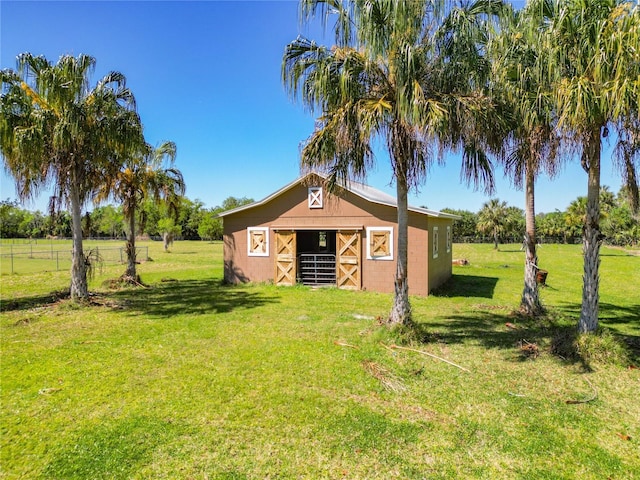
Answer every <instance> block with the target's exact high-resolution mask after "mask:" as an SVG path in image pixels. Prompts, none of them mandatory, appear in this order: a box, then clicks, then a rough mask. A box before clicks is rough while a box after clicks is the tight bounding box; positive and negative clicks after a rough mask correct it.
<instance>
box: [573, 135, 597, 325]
mask: <svg viewBox="0 0 640 480" xmlns="http://www.w3.org/2000/svg"><path fill="white" fill-rule="evenodd" d="M600 144H601V140H600V129H599V128H596V129H594V130H593V131H592V132H591V134H590V138H589V139H588V141H587V142H586V144H585V147H584V151H583V153H582V166H583V168H584V169H585V170H586V171H587V174H588V178H589V180H588V182H589V183H588V188H587V212H586V215H585V225H584V234H583V246H582V252H583V255H584V275H583V277H582V280H583V284H582V309H581V311H580V320H579V321H578V331H579V332H580V333H587V332H595V331H596V330H597V328H598V303H599V293H598V290H599V282H600V277H599V274H598V269H599V267H600V243H601V241H602V237H601V233H600Z"/></svg>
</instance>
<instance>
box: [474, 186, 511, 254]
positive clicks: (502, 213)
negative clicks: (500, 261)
mask: <svg viewBox="0 0 640 480" xmlns="http://www.w3.org/2000/svg"><path fill="white" fill-rule="evenodd" d="M507 212H508V207H507V202H501V201H500V200H498V199H497V198H492V199H491V200H489V201H488V202H485V203H484V204H483V205H482V208H481V209H480V211H479V212H478V223H477V228H478V230H479V231H481V232H483V233H491V235H492V236H493V248H494V250H497V249H498V242H499V241H500V233H502V231H503V230H504V228H505V225H506V224H507V222H508V215H507Z"/></svg>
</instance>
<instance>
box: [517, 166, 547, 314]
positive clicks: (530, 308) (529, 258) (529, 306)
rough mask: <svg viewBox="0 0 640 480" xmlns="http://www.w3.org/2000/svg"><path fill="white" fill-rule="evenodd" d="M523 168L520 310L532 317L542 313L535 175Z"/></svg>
mask: <svg viewBox="0 0 640 480" xmlns="http://www.w3.org/2000/svg"><path fill="white" fill-rule="evenodd" d="M525 168H526V170H525V264H524V290H523V291H522V299H521V301H520V310H521V311H522V313H524V314H525V315H530V316H533V315H538V314H539V313H540V312H541V311H542V305H541V303H540V292H539V291H538V282H537V278H536V276H537V274H538V256H537V254H536V208H535V175H534V172H533V168H531V165H527V166H526V167H525Z"/></svg>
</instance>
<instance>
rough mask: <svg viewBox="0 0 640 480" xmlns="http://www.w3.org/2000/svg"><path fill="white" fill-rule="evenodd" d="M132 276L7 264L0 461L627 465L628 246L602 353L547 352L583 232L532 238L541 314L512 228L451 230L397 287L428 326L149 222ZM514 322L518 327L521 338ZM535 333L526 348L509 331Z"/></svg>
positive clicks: (636, 280)
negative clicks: (262, 271)
mask: <svg viewBox="0 0 640 480" xmlns="http://www.w3.org/2000/svg"><path fill="white" fill-rule="evenodd" d="M141 245H145V246H148V247H149V256H150V257H151V259H152V261H149V262H143V263H142V264H141V265H140V266H139V273H140V274H141V276H142V278H143V280H144V281H145V283H146V284H147V285H148V288H127V289H122V290H108V289H107V288H106V287H103V286H102V284H103V282H104V281H105V280H107V279H111V278H115V277H117V276H118V275H120V274H121V273H123V271H124V266H123V265H108V266H106V267H105V269H104V270H103V271H102V273H101V274H99V275H98V276H97V277H96V278H95V279H94V280H93V281H92V282H91V288H92V290H93V291H95V292H97V295H95V296H93V297H92V305H89V306H76V305H72V304H70V303H69V302H68V301H67V300H58V298H59V296H58V294H57V293H56V292H57V291H59V290H61V289H64V288H66V287H67V286H68V282H69V273H68V272H67V271H60V272H55V271H54V272H41V273H34V274H29V275H22V274H19V275H18V274H16V275H3V276H2V286H1V288H2V290H1V296H2V306H1V308H2V313H1V320H0V328H1V330H0V331H1V338H0V341H1V345H2V360H1V387H2V388H1V392H0V399H1V407H2V408H1V412H0V432H1V435H0V442H1V443H0V447H1V456H0V469H1V470H0V477H1V478H7V479H14V478H47V479H49V478H54V479H55V478H59V479H68V478H77V479H85V478H86V479H107V478H108V479H129V478H135V479H143V478H189V479H205V478H207V479H214V478H216V479H243V478H332V479H333V478H336V479H337V478H340V479H341V478H350V479H354V478H355V479H359V478H364V479H369V478H384V479H388V478H451V479H458V478H491V479H495V478H504V479H507V478H508V479H512V478H536V479H539V478H546V479H556V478H557V479H561V478H562V479H572V478H575V479H607V478H611V479H621V480H622V479H640V421H639V420H638V419H640V394H639V392H640V370H638V369H634V368H629V367H630V365H638V364H639V363H640V357H639V351H640V294H638V292H639V291H640V257H638V256H635V255H631V254H628V253H626V252H625V251H623V250H618V249H610V248H603V249H602V252H601V253H602V264H601V269H600V270H601V287H600V293H601V314H600V318H601V323H602V325H603V326H605V327H606V328H607V329H610V330H611V331H612V332H613V333H614V334H615V335H616V338H618V339H620V341H624V342H626V343H627V344H628V345H629V346H630V353H629V355H630V356H629V361H628V362H626V363H622V364H621V363H620V362H617V363H615V362H614V363H607V362H606V361H591V362H589V361H588V359H585V358H584V357H582V358H581V357H580V356H578V357H575V358H562V357H560V356H558V355H554V354H552V353H551V346H552V343H553V340H554V338H557V337H561V336H563V335H564V336H567V335H570V334H571V332H573V331H574V326H575V324H576V322H577V315H578V313H579V310H580V300H581V277H582V257H581V247H580V246H569V245H545V246H543V247H542V249H541V250H540V252H539V255H540V266H541V267H542V268H544V269H546V270H548V271H549V276H548V279H547V283H548V285H549V286H548V287H547V288H545V289H543V291H542V295H543V302H544V304H545V305H546V306H547V307H548V308H549V315H548V317H547V318H545V319H541V320H538V321H535V322H533V321H530V320H526V319H523V318H520V317H518V316H517V315H514V314H513V313H512V311H513V309H514V307H515V306H517V304H518V301H519V295H520V292H521V289H522V275H523V265H522V264H523V253H522V252H520V251H519V245H518V246H509V245H506V246H501V250H500V251H498V252H495V251H493V250H492V246H491V245H455V246H454V255H455V257H456V258H463V257H464V258H467V259H468V260H469V261H470V265H469V266H465V267H454V278H453V279H452V281H451V282H450V283H449V284H448V285H447V286H446V287H445V288H442V289H441V290H440V291H439V292H436V294H435V295H432V296H430V297H427V298H418V297H414V298H412V305H413V311H414V317H415V319H416V320H417V321H418V322H419V323H420V324H421V325H422V326H423V327H424V329H425V331H426V336H425V339H424V342H423V343H413V344H411V345H410V346H411V348H414V349H417V350H421V351H423V352H428V353H431V354H434V355H437V356H439V357H441V358H444V359H447V360H449V361H451V362H454V363H456V364H458V365H460V366H462V367H464V368H465V369H468V370H469V371H465V370H462V369H459V368H456V367H455V366H452V365H450V364H447V363H444V362H442V361H440V360H437V359H435V358H433V357H429V356H426V355H423V354H420V353H416V352H413V351H407V350H398V349H393V350H392V349H389V348H385V346H384V345H387V346H388V345H390V344H393V343H394V342H398V339H397V338H396V337H395V336H394V335H393V334H391V333H390V332H388V331H387V330H386V329H384V328H380V327H379V326H378V325H377V322H376V318H377V317H378V316H384V315H385V314H386V313H387V311H388V310H389V308H390V306H391V296H390V295H384V294H376V293H371V292H349V291H342V290H337V289H318V290H314V289H310V288H307V287H290V288H278V287H274V286H272V285H268V284H256V285H243V286H225V285H223V284H222V282H221V279H222V246H221V244H220V243H215V244H211V243H205V242H176V243H175V244H174V246H173V248H172V251H171V253H165V252H163V251H162V245H161V244H160V243H155V242H146V243H142V244H141ZM527 342H528V343H527ZM528 344H534V345H535V346H536V347H537V349H538V351H537V353H539V355H538V356H535V355H531V356H529V355H526V354H525V353H526V352H525V351H524V350H522V349H521V348H520V347H521V346H527V345H528Z"/></svg>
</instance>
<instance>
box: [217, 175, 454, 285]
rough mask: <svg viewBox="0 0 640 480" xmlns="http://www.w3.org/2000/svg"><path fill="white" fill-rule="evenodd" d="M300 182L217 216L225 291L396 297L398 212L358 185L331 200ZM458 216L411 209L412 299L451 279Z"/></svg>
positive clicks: (305, 179) (387, 199)
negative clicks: (270, 286)
mask: <svg viewBox="0 0 640 480" xmlns="http://www.w3.org/2000/svg"><path fill="white" fill-rule="evenodd" d="M324 183H325V178H324V177H323V176H322V175H319V174H317V173H309V174H307V175H304V176H302V177H300V178H298V179H297V180H295V181H293V182H291V183H290V184H288V185H286V186H284V187H282V188H281V189H280V190H278V191H277V192H274V193H272V194H271V195H269V196H268V197H266V198H264V199H262V200H260V201H258V202H254V203H251V204H248V205H244V206H241V207H238V208H235V209H232V210H227V211H226V212H222V213H221V214H220V215H219V216H220V217H222V218H223V225H224V278H225V280H226V281H227V282H229V283H241V282H267V281H272V282H274V283H275V284H277V285H294V284H296V283H302V284H305V285H314V286H319V285H327V286H337V287H339V288H345V289H352V290H370V291H375V292H393V291H394V278H395V271H396V257H397V248H396V245H397V239H398V224H397V208H396V199H395V198H394V197H392V196H391V195H387V194H386V193H384V192H381V191H379V190H376V189H374V188H372V187H369V186H367V185H364V184H362V183H357V182H349V183H348V184H345V185H343V186H342V187H340V188H338V189H337V191H336V192H334V193H331V194H329V193H328V192H327V191H326V188H325V187H323V185H324ZM457 218H458V217H457V216H456V215H452V214H447V213H442V212H437V211H433V210H429V209H426V208H421V207H412V206H410V207H409V250H408V257H409V262H408V281H409V291H410V292H411V293H412V294H415V295H428V294H429V292H431V291H432V290H433V289H434V288H436V287H438V286H440V285H441V284H442V283H444V282H445V281H446V280H448V279H449V278H450V277H451V272H452V268H451V261H452V225H453V220H455V219H457Z"/></svg>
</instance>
